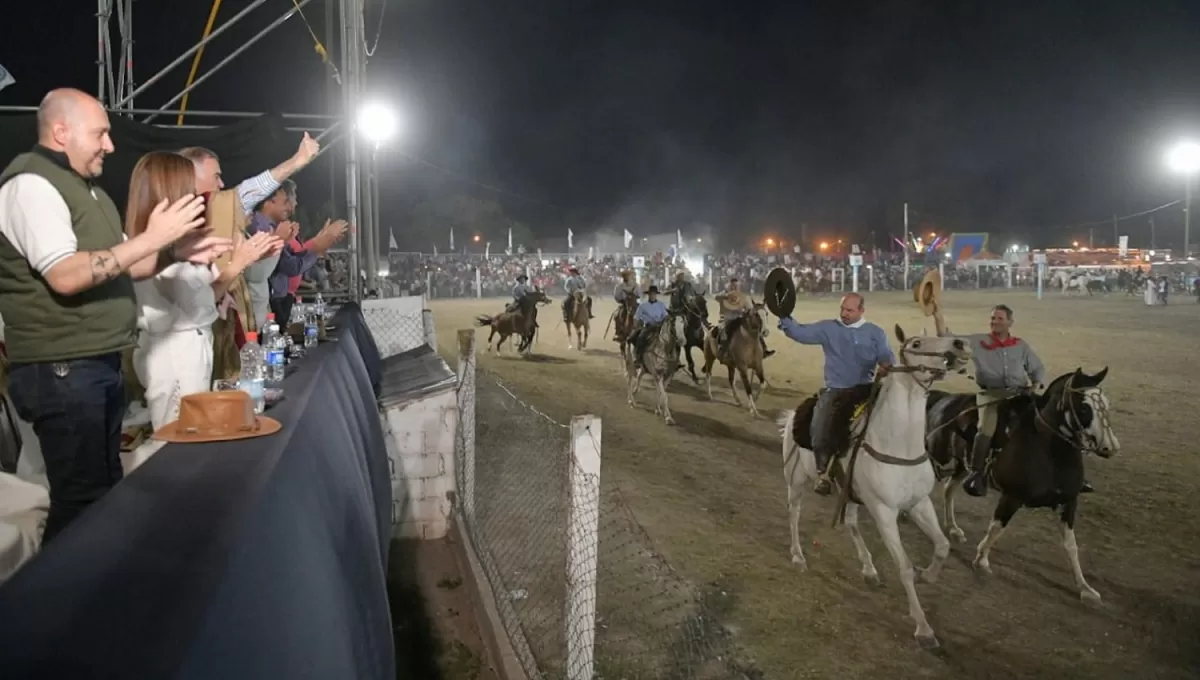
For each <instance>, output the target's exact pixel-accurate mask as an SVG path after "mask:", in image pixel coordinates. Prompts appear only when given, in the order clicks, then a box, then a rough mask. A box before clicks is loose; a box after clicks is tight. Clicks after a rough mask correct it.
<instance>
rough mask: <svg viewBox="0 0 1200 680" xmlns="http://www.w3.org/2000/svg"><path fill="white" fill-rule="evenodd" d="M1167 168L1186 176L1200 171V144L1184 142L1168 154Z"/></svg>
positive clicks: (1172, 148)
mask: <svg viewBox="0 0 1200 680" xmlns="http://www.w3.org/2000/svg"><path fill="white" fill-rule="evenodd" d="M1167 167H1168V168H1170V169H1171V170H1172V171H1174V172H1178V173H1180V174H1184V175H1191V174H1194V173H1195V172H1196V171H1197V170H1200V144H1197V143H1195V142H1192V141H1182V142H1179V143H1177V144H1176V145H1175V146H1173V147H1171V150H1170V151H1168V152H1167Z"/></svg>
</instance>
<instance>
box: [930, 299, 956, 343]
mask: <svg viewBox="0 0 1200 680" xmlns="http://www.w3.org/2000/svg"><path fill="white" fill-rule="evenodd" d="M933 325H934V327H935V328H937V334H938V337H939V338H945V337H949V336H951V335H953V333H951V332H950V329H949V328H946V319H945V318H944V317H943V316H942V308H941V305H939V304H938V303H937V300H934V301H933Z"/></svg>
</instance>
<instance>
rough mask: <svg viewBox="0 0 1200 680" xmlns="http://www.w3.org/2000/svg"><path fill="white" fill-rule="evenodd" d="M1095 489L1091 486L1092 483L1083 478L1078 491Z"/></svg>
mask: <svg viewBox="0 0 1200 680" xmlns="http://www.w3.org/2000/svg"><path fill="white" fill-rule="evenodd" d="M1095 490H1096V487H1094V486H1092V483H1091V482H1089V481H1088V480H1086V479H1085V480H1083V486H1082V487H1080V489H1079V493H1093V492H1095Z"/></svg>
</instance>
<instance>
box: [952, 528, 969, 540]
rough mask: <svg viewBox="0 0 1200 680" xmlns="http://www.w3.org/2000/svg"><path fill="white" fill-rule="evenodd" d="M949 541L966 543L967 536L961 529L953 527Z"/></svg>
mask: <svg viewBox="0 0 1200 680" xmlns="http://www.w3.org/2000/svg"><path fill="white" fill-rule="evenodd" d="M950 539H951V540H953V541H954V542H955V543H966V542H967V534H966V532H964V531H963V530H962V529H959V528H958V527H955V528H953V529H951V530H950Z"/></svg>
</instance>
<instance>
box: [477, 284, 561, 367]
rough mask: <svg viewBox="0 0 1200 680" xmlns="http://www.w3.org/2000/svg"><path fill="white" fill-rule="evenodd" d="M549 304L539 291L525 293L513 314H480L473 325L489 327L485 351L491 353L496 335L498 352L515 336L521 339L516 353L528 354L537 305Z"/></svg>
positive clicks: (535, 321)
mask: <svg viewBox="0 0 1200 680" xmlns="http://www.w3.org/2000/svg"><path fill="white" fill-rule="evenodd" d="M548 302H550V298H548V297H546V294H545V293H544V292H542V291H540V290H535V291H533V292H532V293H526V294H525V295H524V296H522V297H521V300H520V301H519V302H518V303H517V309H516V311H513V312H501V313H500V314H497V315H496V316H488V315H486V314H481V315H480V316H477V317H475V325H477V326H479V327H480V328H483V327H490V328H491V329H492V332H491V333H490V334H488V339H487V344H488V348H487V351H489V352H490V351H492V338H494V337H496V336H497V335H499V336H500V339H499V340H497V341H496V351H497V352H499V351H500V346H501V345H503V344H504V341H505V340H508V338H509V337H510V336H513V335H515V336H517V337H519V338H520V339H521V344H520V345H518V346H517V351H518V352H528V351H529V348H530V346H531V345H532V344H533V334H534V331H535V330H537V305H538V304H545V303H548Z"/></svg>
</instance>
